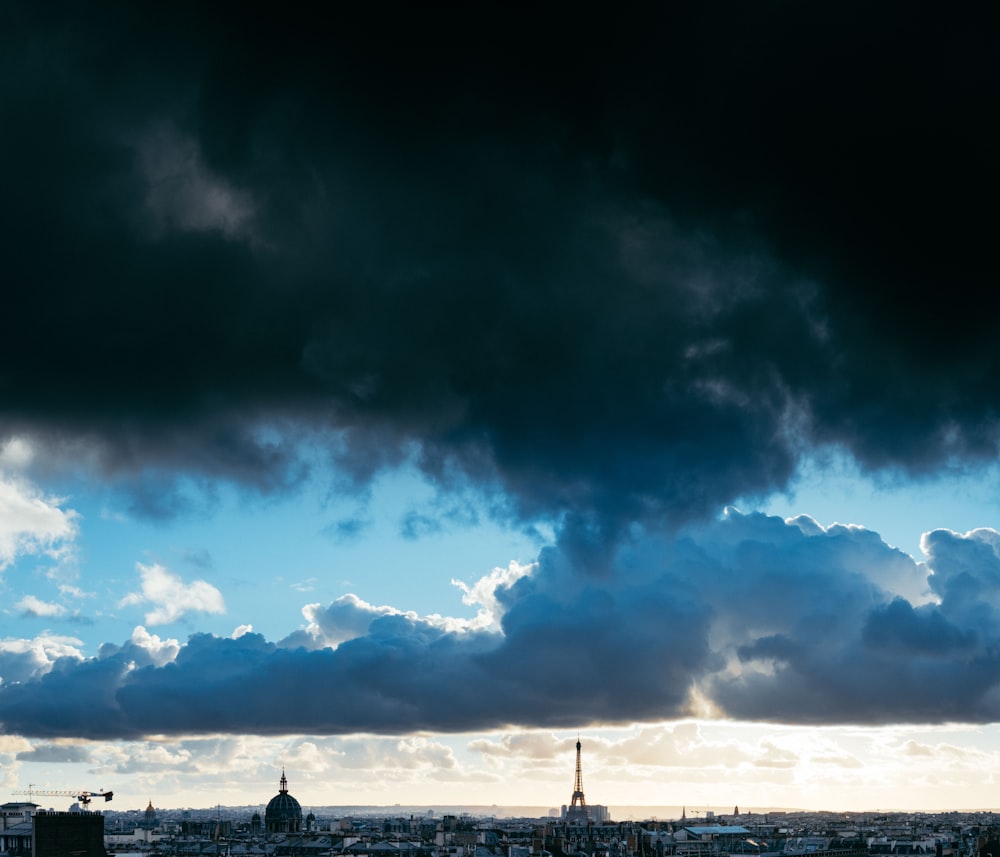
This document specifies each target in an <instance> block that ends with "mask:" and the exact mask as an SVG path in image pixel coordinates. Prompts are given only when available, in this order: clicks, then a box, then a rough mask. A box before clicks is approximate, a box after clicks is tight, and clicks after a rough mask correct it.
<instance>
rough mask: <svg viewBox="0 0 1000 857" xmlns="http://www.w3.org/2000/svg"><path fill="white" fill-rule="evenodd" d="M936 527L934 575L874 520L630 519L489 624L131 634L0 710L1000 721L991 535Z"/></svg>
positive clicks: (196, 726)
mask: <svg viewBox="0 0 1000 857" xmlns="http://www.w3.org/2000/svg"><path fill="white" fill-rule="evenodd" d="M929 540H930V542H932V543H933V550H932V551H931V552H930V560H929V567H922V566H919V565H917V564H916V563H914V562H913V560H912V559H910V558H909V557H908V556H906V555H905V554H902V553H900V552H899V551H898V550H896V549H894V548H891V547H889V546H887V545H886V544H885V543H884V542H882V541H881V539H879V538H878V536H877V534H875V533H872V532H869V531H866V530H862V529H859V528H853V527H842V526H834V527H830V528H828V529H823V528H821V527H819V526H818V525H817V524H816V523H815V522H813V521H811V520H809V519H805V518H802V519H797V520H793V521H788V522H786V521H783V520H781V519H779V518H773V517H766V516H764V515H760V514H755V515H741V514H739V513H736V512H730V513H729V514H728V515H727V516H726V517H725V518H724V519H722V520H720V521H719V522H716V523H713V524H710V525H707V526H698V527H694V528H689V529H687V530H685V531H684V532H682V533H680V534H678V535H676V536H672V537H669V538H666V537H658V536H654V535H643V534H640V533H633V535H632V537H631V538H629V539H628V540H626V541H625V542H623V543H621V544H620V545H619V548H618V550H617V551H615V552H614V555H613V556H612V557H610V559H609V562H608V564H607V565H606V567H605V568H604V570H603V573H602V574H601V575H592V576H589V577H581V576H580V574H579V572H578V569H577V567H576V559H575V552H576V550H577V546H572V547H571V548H569V549H567V548H566V547H565V546H564V545H563V544H560V545H557V546H554V547H551V548H546V549H545V550H544V551H543V552H542V554H541V556H540V557H539V562H538V565H537V567H536V568H535V569H534V571H533V572H532V573H530V574H528V575H526V576H522V577H519V578H518V579H516V580H512V581H508V582H506V583H502V584H498V587H497V589H496V592H495V596H496V602H497V603H498V604H499V605H500V610H501V613H500V615H499V617H498V618H499V628H493V629H483V628H478V629H477V628H476V627H472V628H465V629H457V628H452V627H449V626H448V624H447V623H445V622H443V621H442V620H436V619H425V618H420V617H418V616H415V615H412V614H403V613H400V612H398V611H395V610H393V609H392V608H388V607H374V606H372V605H369V604H366V603H365V602H363V601H361V600H360V599H357V598H356V597H353V596H345V597H343V598H340V599H338V600H337V601H336V602H334V603H333V604H331V605H329V606H328V607H322V606H321V605H318V604H316V605H310V606H309V607H308V608H306V610H305V613H306V615H307V618H308V619H309V620H310V624H309V626H308V628H307V629H305V630H301V631H298V632H296V633H294V634H292V635H291V636H289V637H288V638H286V639H285V640H283V641H282V642H281V643H280V644H274V643H270V642H268V641H267V640H265V639H264V638H263V637H261V636H260V635H258V634H245V635H243V636H241V637H239V638H237V639H221V638H218V637H213V636H211V635H207V634H197V635H195V636H193V637H191V638H190V639H189V640H188V642H187V643H186V644H185V645H184V646H181V647H180V649H179V651H177V652H176V657H173V658H172V659H171V660H169V662H167V661H165V660H164V658H163V653H162V652H158V651H156V652H154V651H152V650H147V649H146V648H145V645H144V643H143V641H144V640H147V638H146V637H145V636H143V635H138V634H137V635H136V636H135V637H134V638H133V641H132V642H129V643H127V644H126V645H124V646H123V647H121V648H118V647H113V646H106V647H104V648H103V649H102V652H101V654H100V656H99V657H97V658H91V659H82V658H81V657H80V656H79V655H76V656H64V657H60V658H58V659H56V660H54V661H53V662H52V663H51V664H50V665H48V671H47V672H45V668H46V666H45V665H41V664H35V671H34V673H33V674H32V675H29V676H26V675H24V671H23V669H22V670H21V672H20V674H19V675H20V676H21V680H20V681H15V682H8V681H6V680H5V681H4V682H3V684H0V723H2V725H3V728H4V729H5V730H6V731H9V732H13V733H16V734H23V735H28V736H39V737H49V738H51V737H56V736H79V737H89V738H130V737H131V738H134V737H138V736H141V735H148V734H188V733H192V734H197V733H216V732H219V733H225V732H234V733H245V732H252V733H259V734H282V733H311V734H343V733H354V732H374V733H386V734H400V733H407V732H418V731H471V730H477V729H490V728H499V727H503V726H507V725H510V724H517V725H521V726H538V727H543V726H546V727H557V726H558V727H568V726H573V725H579V724H582V723H594V722H600V723H625V722H634V721H643V720H647V721H651V720H659V719H663V718H671V717H678V716H684V715H689V714H692V713H696V712H699V711H701V710H702V709H701V708H700V707H699V706H701V705H704V704H708V705H711V706H714V707H715V709H716V710H717V711H719V712H721V713H722V714H724V715H727V716H731V717H737V718H755V719H763V720H774V721H781V722H789V723H865V724H878V723H886V722H913V723H927V722H944V721H959V722H989V721H995V720H996V719H997V718H998V717H1000V660H998V658H997V655H996V652H997V651H998V649H1000V637H998V634H997V630H996V629H997V628H998V627H1000V623H998V622H997V617H996V615H995V613H996V611H995V610H994V608H992V607H982V608H981V609H979V610H970V609H969V607H970V604H971V602H969V601H968V600H967V598H966V594H967V592H968V588H969V587H972V588H975V587H995V586H996V585H997V581H998V580H1000V576H998V575H996V574H995V572H996V570H997V568H998V564H1000V560H998V559H997V557H998V556H1000V537H998V536H997V534H996V532H994V531H974V532H972V533H969V534H967V535H965V536H959V535H957V534H954V533H945V532H943V531H942V532H939V533H936V534H933V535H932V536H930V537H929ZM958 569H962V570H961V571H958ZM939 570H940V571H939ZM928 573H930V580H931V581H934V579H935V578H936V577H937V576H938V575H939V574H940V575H942V576H943V577H944V578H951V579H952V580H953V581H954V580H956V579H957V577H963V578H964V577H969V578H971V580H969V581H967V582H966V583H963V585H962V586H960V587H952V588H948V587H946V589H948V593H947V594H945V595H943V596H941V597H940V598H939V599H937V600H927V599H919V598H918V596H916V595H911V596H909V597H907V596H905V595H903V594H902V593H904V592H910V593H912V592H914V591H916V592H920V591H926V589H927V580H928ZM932 586H936V584H932ZM935 591H936V590H935ZM977 601H978V603H980V604H989V603H995V602H996V599H993V600H992V602H991V601H989V600H987V599H984V598H981V599H977ZM4 678H5V679H6V676H4Z"/></svg>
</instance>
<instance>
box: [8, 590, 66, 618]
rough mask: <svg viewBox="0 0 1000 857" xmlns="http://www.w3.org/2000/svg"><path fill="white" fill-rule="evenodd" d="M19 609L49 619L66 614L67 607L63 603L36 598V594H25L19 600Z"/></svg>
mask: <svg viewBox="0 0 1000 857" xmlns="http://www.w3.org/2000/svg"><path fill="white" fill-rule="evenodd" d="M17 609H18V610H20V611H21V612H22V613H25V614H26V615H28V616H38V617H40V618H48V619H56V618H58V617H60V616H65V615H66V608H65V607H63V605H62V604H55V603H53V602H50V601H42V599H41V598H36V597H35V596H34V595H25V596H24V598H22V599H21V600H20V601H18V602H17Z"/></svg>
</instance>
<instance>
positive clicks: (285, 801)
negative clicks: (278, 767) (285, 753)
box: [264, 771, 302, 833]
mask: <svg viewBox="0 0 1000 857" xmlns="http://www.w3.org/2000/svg"><path fill="white" fill-rule="evenodd" d="M264 831H265V832H266V833H300V832H301V831H302V807H301V806H300V804H299V802H298V801H297V800H296V799H295V798H293V797H292V796H291V795H290V794H289V793H288V780H287V779H285V772H284V771H282V772H281V783H280V788H279V789H278V793H277V794H276V795H275V796H274V797H273V798H271V801H270V803H268V805H267V809H265V810H264Z"/></svg>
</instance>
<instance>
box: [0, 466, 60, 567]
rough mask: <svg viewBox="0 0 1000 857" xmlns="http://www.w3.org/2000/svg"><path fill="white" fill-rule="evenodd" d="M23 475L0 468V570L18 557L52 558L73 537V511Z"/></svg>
mask: <svg viewBox="0 0 1000 857" xmlns="http://www.w3.org/2000/svg"><path fill="white" fill-rule="evenodd" d="M61 503H62V501H61V500H59V499H58V498H55V497H47V496H45V495H44V494H42V493H41V492H40V491H39V490H38V489H37V488H35V486H33V485H32V484H31V483H30V482H28V481H27V480H24V479H20V478H15V477H10V476H8V475H5V474H4V473H3V472H2V471H0V571H2V570H3V569H5V568H7V567H8V566H9V565H10V564H11V563H13V562H14V561H15V560H16V559H17V558H18V557H20V556H25V555H28V554H43V555H46V556H48V557H50V558H52V559H54V560H59V559H62V558H63V557H65V556H66V555H67V553H68V552H69V550H70V548H71V546H72V542H73V539H74V538H75V537H76V533H77V525H76V518H77V515H76V512H74V511H73V510H71V509H62V508H60V505H61Z"/></svg>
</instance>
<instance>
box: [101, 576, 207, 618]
mask: <svg viewBox="0 0 1000 857" xmlns="http://www.w3.org/2000/svg"><path fill="white" fill-rule="evenodd" d="M136 569H137V570H138V571H139V575H140V576H141V578H142V591H141V592H132V593H130V594H129V595H126V596H125V597H124V598H123V599H122V600H121V601H120V602H119V606H120V607H127V606H130V605H134V604H147V603H150V604H153V605H154V608H153V609H152V610H150V611H149V612H148V613H147V614H146V624H147V625H168V624H170V623H171V622H176V621H177V620H178V619H180V618H181V616H183V615H184V614H185V613H225V612H226V604H225V602H224V601H223V598H222V593H221V592H219V590H218V589H216V588H215V587H214V586H212V584H210V583H207V582H206V581H204V580H196V581H194V582H193V583H184V581H183V580H181V578H180V577H178V576H177V575H176V574H172V573H171V572H170V571H168V570H167V569H166V568H164V567H163V566H162V565H158V564H154V565H143V564H142V563H136Z"/></svg>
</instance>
